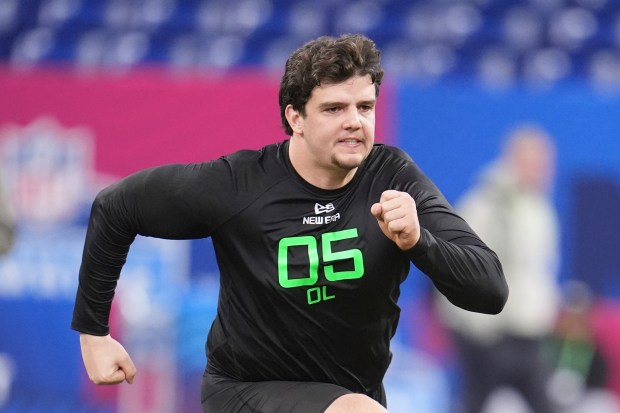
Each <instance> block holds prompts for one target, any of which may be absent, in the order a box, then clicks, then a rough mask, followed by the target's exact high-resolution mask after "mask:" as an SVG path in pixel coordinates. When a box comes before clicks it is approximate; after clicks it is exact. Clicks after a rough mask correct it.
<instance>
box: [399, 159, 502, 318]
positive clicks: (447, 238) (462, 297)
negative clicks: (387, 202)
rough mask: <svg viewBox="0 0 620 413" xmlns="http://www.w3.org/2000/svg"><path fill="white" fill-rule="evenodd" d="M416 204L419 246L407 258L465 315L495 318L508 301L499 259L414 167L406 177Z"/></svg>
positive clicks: (409, 168)
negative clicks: (486, 315) (488, 315)
mask: <svg viewBox="0 0 620 413" xmlns="http://www.w3.org/2000/svg"><path fill="white" fill-rule="evenodd" d="M402 175H403V176H402V178H403V179H404V182H406V184H405V185H404V187H405V190H407V191H408V192H409V193H410V194H411V195H412V196H413V197H414V199H415V202H416V206H417V210H418V217H419V221H420V226H421V234H420V240H419V241H418V243H417V244H416V245H415V246H414V247H413V248H412V249H411V250H409V251H407V254H408V256H409V258H410V259H411V261H412V263H413V264H414V265H415V266H416V267H417V268H418V269H420V270H421V271H422V272H423V273H425V274H426V275H427V276H428V277H429V278H430V279H431V281H432V282H433V284H434V285H435V287H436V288H437V289H438V290H439V291H440V292H441V293H442V294H443V295H444V296H445V297H446V298H447V299H448V300H449V301H450V302H451V303H452V304H454V305H457V306H458V307H461V308H463V309H465V310H469V311H475V312H480V313H488V314H497V313H499V312H501V310H502V309H503V307H504V305H505V303H506V300H507V299H508V285H507V283H506V279H505V277H504V274H503V271H502V266H501V264H500V261H499V259H498V257H497V255H496V254H495V252H493V251H492V250H491V249H490V248H489V247H488V246H487V245H486V244H485V243H484V242H483V241H482V240H481V239H480V237H478V235H477V234H476V233H475V232H474V231H473V230H472V229H471V228H470V226H469V225H468V224H467V222H465V220H464V219H463V218H461V217H460V216H459V215H458V214H457V213H456V212H455V211H454V209H453V208H452V206H451V205H450V204H449V203H448V201H447V200H446V199H445V197H444V196H443V195H442V194H441V192H440V191H439V189H438V188H437V187H436V186H435V185H434V184H433V183H432V182H431V181H430V179H428V178H427V177H426V176H425V175H424V174H423V173H422V172H421V171H420V169H419V168H418V167H417V166H416V165H415V164H410V165H409V166H408V167H407V168H404V170H403V171H402Z"/></svg>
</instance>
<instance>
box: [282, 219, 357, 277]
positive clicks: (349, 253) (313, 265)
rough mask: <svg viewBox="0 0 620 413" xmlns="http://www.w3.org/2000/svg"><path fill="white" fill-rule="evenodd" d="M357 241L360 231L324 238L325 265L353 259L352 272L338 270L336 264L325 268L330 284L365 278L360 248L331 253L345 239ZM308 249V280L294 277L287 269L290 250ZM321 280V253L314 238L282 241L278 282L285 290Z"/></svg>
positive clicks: (339, 233) (331, 233)
mask: <svg viewBox="0 0 620 413" xmlns="http://www.w3.org/2000/svg"><path fill="white" fill-rule="evenodd" d="M350 238H357V228H353V229H345V230H343V231H336V232H328V233H325V234H323V235H321V245H322V251H321V252H322V255H323V264H327V263H333V262H336V261H344V260H352V261H353V269H352V270H348V271H336V270H334V266H333V265H323V272H324V274H325V278H327V280H328V281H340V280H352V279H356V278H361V277H362V276H363V275H364V257H363V256H362V251H360V250H359V249H356V248H354V249H350V250H344V251H332V243H334V242H337V241H341V240H344V239H350ZM299 246H306V247H307V248H308V261H309V265H308V274H307V277H295V278H291V277H290V274H289V269H288V249H289V248H290V247H299ZM318 279H319V252H318V248H317V240H316V238H315V237H313V236H309V235H306V236H299V237H287V238H282V239H281V240H280V242H279V244H278V280H279V282H280V285H281V286H282V287H284V288H293V287H302V286H307V285H314V284H316V282H317V280H318Z"/></svg>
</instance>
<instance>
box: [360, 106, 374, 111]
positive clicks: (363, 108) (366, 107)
mask: <svg viewBox="0 0 620 413" xmlns="http://www.w3.org/2000/svg"><path fill="white" fill-rule="evenodd" d="M360 110H361V111H364V112H368V111H369V110H372V106H370V105H362V106H360Z"/></svg>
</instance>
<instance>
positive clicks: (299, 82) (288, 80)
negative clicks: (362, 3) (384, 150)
mask: <svg viewBox="0 0 620 413" xmlns="http://www.w3.org/2000/svg"><path fill="white" fill-rule="evenodd" d="M380 58H381V52H380V51H379V49H378V48H377V47H376V45H375V43H374V42H373V41H372V40H370V39H369V38H367V37H365V36H363V35H359V34H356V35H352V34H346V35H342V36H340V37H331V36H322V37H319V38H317V39H315V40H312V41H310V42H308V43H306V44H304V45H303V46H302V47H300V48H299V49H297V50H296V51H295V52H293V54H292V55H291V56H290V57H289V58H288V60H287V61H286V65H285V70H284V75H283V76H282V81H281V82H280V92H279V103H280V117H281V120H282V126H283V127H284V130H285V131H286V133H287V134H288V135H292V134H293V130H292V129H291V126H290V125H289V123H288V121H287V120H286V116H285V110H286V107H287V106H288V105H292V106H293V109H295V110H296V111H298V112H299V113H301V114H302V115H304V116H305V106H306V103H307V102H308V99H310V95H311V94H312V90H313V89H314V88H315V87H317V86H319V85H321V84H334V83H340V82H344V81H345V80H347V79H349V78H351V77H352V76H366V75H370V78H371V80H372V83H373V84H374V85H375V91H376V96H378V95H379V86H380V85H381V80H382V79H383V69H382V68H381V62H380V60H381V59H380Z"/></svg>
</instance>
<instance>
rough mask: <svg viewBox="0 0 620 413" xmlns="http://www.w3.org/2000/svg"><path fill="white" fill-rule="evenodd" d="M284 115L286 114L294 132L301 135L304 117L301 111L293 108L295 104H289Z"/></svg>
mask: <svg viewBox="0 0 620 413" xmlns="http://www.w3.org/2000/svg"><path fill="white" fill-rule="evenodd" d="M284 115H285V116H286V120H287V121H288V124H289V125H290V127H291V129H293V133H294V134H296V135H301V134H302V133H303V130H304V129H303V124H304V118H303V117H302V116H301V114H300V113H299V111H297V110H295V109H293V105H288V106H286V109H285V110H284Z"/></svg>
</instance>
